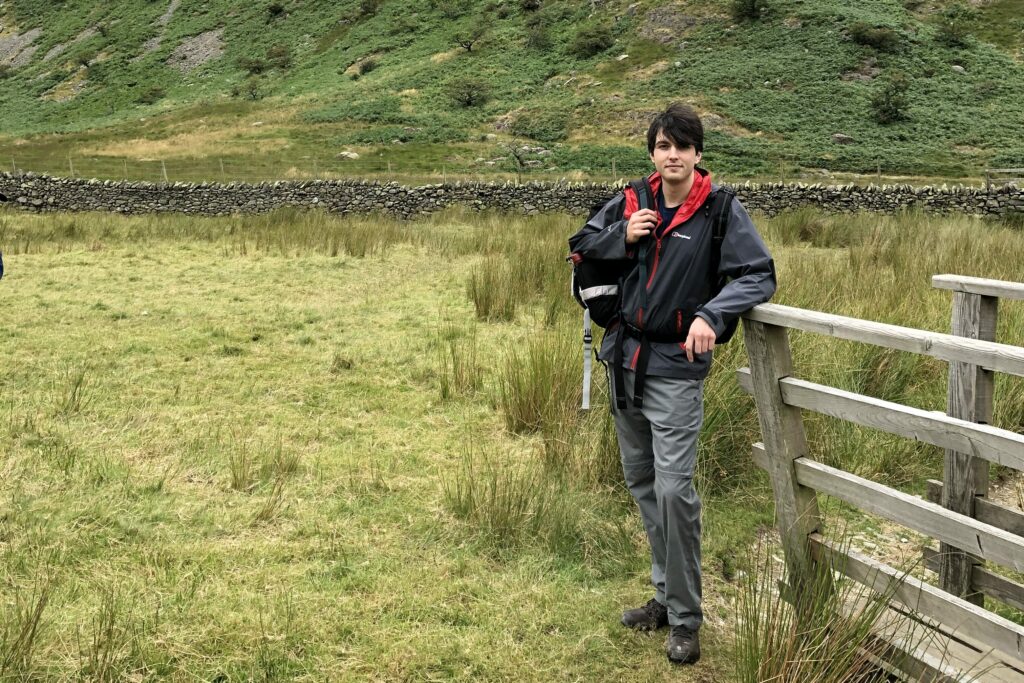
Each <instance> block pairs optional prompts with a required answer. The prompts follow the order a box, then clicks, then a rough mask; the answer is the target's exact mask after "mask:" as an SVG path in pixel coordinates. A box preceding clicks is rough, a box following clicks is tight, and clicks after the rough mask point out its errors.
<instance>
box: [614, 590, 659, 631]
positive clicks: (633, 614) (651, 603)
mask: <svg viewBox="0 0 1024 683" xmlns="http://www.w3.org/2000/svg"><path fill="white" fill-rule="evenodd" d="M622 625H623V626H628V627H629V628H631V629H633V630H634V631H655V630H657V629H659V628H665V627H666V626H668V607H665V605H663V604H661V603H660V602H658V601H657V600H655V599H654V598H651V599H650V600H648V601H647V604H646V605H644V606H643V607H637V608H636V609H630V610H626V611H625V612H623V613H622Z"/></svg>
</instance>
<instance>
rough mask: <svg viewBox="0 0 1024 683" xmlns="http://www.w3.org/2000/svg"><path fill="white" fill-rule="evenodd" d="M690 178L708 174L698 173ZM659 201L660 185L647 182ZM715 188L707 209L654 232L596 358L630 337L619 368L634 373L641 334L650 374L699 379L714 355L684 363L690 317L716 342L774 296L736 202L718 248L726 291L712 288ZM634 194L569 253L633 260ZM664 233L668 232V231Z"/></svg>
mask: <svg viewBox="0 0 1024 683" xmlns="http://www.w3.org/2000/svg"><path fill="white" fill-rule="evenodd" d="M695 172H699V173H705V174H706V173H707V172H706V171H703V169H697V170H696V171H695ZM650 182H651V185H652V188H653V190H654V193H655V195H656V196H657V194H658V192H657V190H658V186H659V185H660V178H659V177H658V175H657V174H654V175H652V176H651V177H650ZM718 191H719V187H718V186H716V185H712V186H711V193H710V195H709V196H708V198H707V200H706V201H705V203H704V205H703V206H702V207H701V208H699V209H697V211H696V213H694V214H693V215H692V216H690V217H689V218H688V219H686V220H684V221H682V222H681V223H679V224H678V225H672V226H661V225H659V226H658V227H657V228H656V229H655V231H654V232H655V234H656V235H658V236H657V237H654V236H652V237H650V238H648V239H649V244H648V245H647V249H646V252H647V260H646V263H647V268H646V273H647V278H646V283H644V284H643V285H642V284H641V283H640V282H639V280H640V278H641V270H642V269H641V268H634V269H633V270H632V271H630V273H629V274H628V275H627V276H626V277H625V279H624V281H623V283H622V312H623V315H622V319H620V320H619V321H618V322H617V323H613V324H612V325H611V326H609V328H608V330H607V331H606V333H605V336H604V340H603V341H602V343H601V351H600V353H599V354H598V358H600V359H601V360H602V361H606V362H608V361H611V360H612V358H613V350H614V348H615V343H616V340H617V336H618V335H619V334H622V331H623V329H624V328H625V329H626V330H627V338H626V339H625V340H624V341H625V344H624V354H623V365H624V366H625V367H627V368H630V369H635V366H636V361H637V356H638V355H639V351H640V343H639V341H638V339H637V338H634V337H635V336H636V335H635V334H633V333H635V332H636V331H638V330H642V331H643V332H644V333H645V334H647V335H648V338H649V340H650V341H651V353H650V359H649V360H648V365H647V371H646V372H647V374H648V375H654V376H662V377H679V378H684V379H703V378H704V377H706V376H707V374H708V371H709V370H710V367H711V353H710V352H708V353H704V354H699V355H697V356H695V357H694V360H693V362H692V363H691V362H689V361H688V360H687V359H686V352H685V350H684V344H683V342H685V340H686V336H687V333H688V331H689V327H690V324H691V323H692V322H693V318H694V316H700V317H701V318H703V319H704V320H705V321H706V322H707V323H708V324H709V325H710V326H711V328H712V329H713V330H714V331H715V333H716V334H717V335H718V336H719V337H721V336H722V334H723V332H725V330H726V328H727V326H728V324H729V323H730V322H731V321H734V320H735V319H736V318H737V317H738V316H739V315H740V314H741V313H744V312H745V311H747V310H749V309H751V308H753V307H754V306H756V305H757V304H760V303H764V302H765V301H768V299H770V298H771V296H772V295H773V294H774V293H775V288H776V279H775V264H774V261H773V260H772V257H771V254H770V253H769V252H768V248H767V247H766V246H765V244H764V241H763V240H762V239H761V236H760V235H759V234H758V232H757V229H756V228H755V227H754V223H753V221H751V219H750V216H749V215H748V214H747V212H746V210H745V209H744V208H743V205H742V204H741V203H740V202H739V201H738V200H736V199H735V198H733V200H732V203H731V207H730V211H729V219H728V223H727V225H728V228H727V230H726V233H725V238H724V240H723V241H722V243H721V257H720V261H719V267H718V273H717V276H725V278H726V280H727V284H725V286H724V287H723V288H722V289H721V291H717V292H716V291H715V290H716V289H717V281H718V280H719V278H718V277H717V276H716V274H713V273H710V272H709V268H710V263H711V261H712V231H713V219H712V216H711V215H710V207H711V204H712V202H713V200H714V197H715V193H716V192H718ZM631 195H633V191H632V189H631V188H628V187H627V188H626V190H624V191H623V192H622V193H620V194H619V195H617V196H616V197H614V198H612V199H611V200H610V201H609V202H608V203H607V204H606V205H605V206H604V207H603V208H602V209H601V210H600V211H598V212H597V213H596V214H594V216H593V217H592V218H591V219H590V220H589V221H588V222H587V224H586V225H585V226H584V227H583V228H582V229H581V230H580V231H579V232H577V233H576V234H575V235H573V236H572V237H571V238H570V239H569V246H570V251H572V252H579V253H580V254H582V255H583V257H584V258H592V259H624V258H637V254H636V252H637V251H638V250H637V249H635V248H634V247H635V245H626V224H627V222H628V218H629V216H630V215H632V211H633V210H635V207H637V206H638V202H637V200H636V197H635V196H631ZM666 227H669V229H667V230H666V229H665V228H666ZM642 286H646V289H647V292H646V310H644V307H642V306H641V301H642V295H641V287H642Z"/></svg>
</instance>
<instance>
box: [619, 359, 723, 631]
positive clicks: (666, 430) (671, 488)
mask: <svg viewBox="0 0 1024 683" xmlns="http://www.w3.org/2000/svg"><path fill="white" fill-rule="evenodd" d="M608 374H609V375H611V374H612V373H608ZM634 378H635V373H633V372H630V371H629V370H626V372H625V379H624V381H625V384H626V396H630V397H631V396H632V395H633V380H634ZM611 383H612V380H611V377H609V385H611ZM703 394H704V382H703V381H702V380H691V379H677V378H674V377H656V376H651V375H648V377H647V383H646V385H645V386H644V405H643V408H640V409H637V408H635V407H634V406H633V405H632V401H630V403H629V405H628V407H626V408H625V409H624V410H619V409H618V408H616V407H615V401H614V400H613V401H612V402H611V403H612V415H613V417H614V418H615V431H616V433H617V434H618V438H619V451H620V453H621V454H622V471H623V474H624V475H625V477H626V486H628V487H629V491H630V493H632V494H633V498H635V499H636V502H637V504H638V505H639V506H640V517H641V519H642V520H643V524H644V528H645V529H646V530H647V538H648V540H649V541H650V544H651V583H652V584H654V588H655V590H656V593H655V596H654V597H655V598H656V599H657V600H658V602H660V603H662V604H663V605H665V606H667V607H668V621H669V624H671V625H672V626H678V625H682V626H684V627H686V628H688V629H694V630H696V629H698V628H700V625H701V623H702V621H703V613H702V612H701V572H700V532H701V526H700V514H701V504H700V498H699V497H698V496H697V492H696V490H695V489H694V487H693V474H694V468H695V466H696V464H697V436H698V435H699V434H700V428H701V423H702V422H703V420H704V396H703ZM611 395H612V396H614V395H615V393H614V387H613V391H612V392H611Z"/></svg>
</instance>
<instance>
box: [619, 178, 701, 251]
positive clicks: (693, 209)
mask: <svg viewBox="0 0 1024 683" xmlns="http://www.w3.org/2000/svg"><path fill="white" fill-rule="evenodd" d="M647 182H648V183H650V185H651V192H652V194H654V196H655V197H657V196H658V189H659V188H660V187H661V174H660V173H658V172H657V171H655V172H654V173H652V174H651V175H649V176H648V177H647ZM626 189H627V190H628V191H627V192H626V210H625V213H624V214H623V217H624V218H626V219H629V217H630V216H631V215H632V214H633V212H634V211H636V210H637V209H639V208H640V202H639V201H638V200H637V197H636V195H635V194H634V193H633V192H632V191H631V190H629V188H626ZM709 194H711V174H710V173H709V172H708V171H705V170H704V169H702V168H694V169H693V186H692V187H690V194H688V195H686V201H684V202H683V204H682V206H680V207H679V209H678V210H677V211H676V215H675V217H674V218H673V219H672V222H671V223H670V224H669V225H667V226H661V229H660V230H659V231H658V236H659V237H664V236H665V235H666V234H667V233H668V232H670V231H671V230H672V229H674V228H675V227H676V226H677V225H680V224H682V223H685V222H686V221H687V220H689V218H690V216H692V215H693V214H695V213H697V209H699V208H700V207H702V206H703V205H704V201H705V200H706V199H707V198H708V195H709Z"/></svg>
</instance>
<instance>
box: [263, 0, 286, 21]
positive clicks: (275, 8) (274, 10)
mask: <svg viewBox="0 0 1024 683" xmlns="http://www.w3.org/2000/svg"><path fill="white" fill-rule="evenodd" d="M284 15H285V8H284V3H281V2H272V3H270V4H269V5H267V21H273V20H274V19H279V18H280V17H283V16H284Z"/></svg>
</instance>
